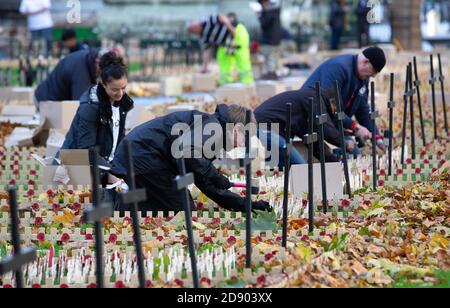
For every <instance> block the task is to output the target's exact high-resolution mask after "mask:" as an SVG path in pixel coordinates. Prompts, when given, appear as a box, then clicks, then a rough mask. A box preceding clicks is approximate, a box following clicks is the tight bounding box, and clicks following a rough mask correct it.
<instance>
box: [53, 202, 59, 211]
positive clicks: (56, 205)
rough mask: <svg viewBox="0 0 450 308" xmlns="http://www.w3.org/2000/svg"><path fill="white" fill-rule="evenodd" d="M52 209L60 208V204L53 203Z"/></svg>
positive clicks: (57, 209)
mask: <svg viewBox="0 0 450 308" xmlns="http://www.w3.org/2000/svg"><path fill="white" fill-rule="evenodd" d="M52 209H53V211H54V212H58V211H59V210H61V206H60V205H59V204H58V203H53V206H52Z"/></svg>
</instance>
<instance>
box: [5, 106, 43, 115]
mask: <svg viewBox="0 0 450 308" xmlns="http://www.w3.org/2000/svg"><path fill="white" fill-rule="evenodd" d="M35 114H36V106H34V105H5V106H3V109H2V116H4V117H8V116H21V117H34V115H35Z"/></svg>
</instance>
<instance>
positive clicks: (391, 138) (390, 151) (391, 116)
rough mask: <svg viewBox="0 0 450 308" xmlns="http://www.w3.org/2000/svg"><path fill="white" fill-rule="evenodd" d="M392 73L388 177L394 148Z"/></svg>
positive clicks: (392, 77) (392, 84)
mask: <svg viewBox="0 0 450 308" xmlns="http://www.w3.org/2000/svg"><path fill="white" fill-rule="evenodd" d="M394 77H395V76H394V73H391V84H390V96H389V104H388V108H389V170H388V171H389V173H388V174H389V176H391V175H392V163H393V162H392V151H393V148H394V107H395V102H394Z"/></svg>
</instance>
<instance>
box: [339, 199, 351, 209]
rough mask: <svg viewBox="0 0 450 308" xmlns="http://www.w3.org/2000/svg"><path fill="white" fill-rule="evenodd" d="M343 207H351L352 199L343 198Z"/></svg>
mask: <svg viewBox="0 0 450 308" xmlns="http://www.w3.org/2000/svg"><path fill="white" fill-rule="evenodd" d="M341 204H342V206H343V207H349V206H350V201H348V200H347V199H344V200H342V202H341Z"/></svg>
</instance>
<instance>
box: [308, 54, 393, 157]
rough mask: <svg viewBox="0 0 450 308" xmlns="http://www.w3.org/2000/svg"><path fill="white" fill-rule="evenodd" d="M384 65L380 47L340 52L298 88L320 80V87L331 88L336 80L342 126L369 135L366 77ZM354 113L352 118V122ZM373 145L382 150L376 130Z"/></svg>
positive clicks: (369, 76)
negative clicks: (359, 52) (375, 138)
mask: <svg viewBox="0 0 450 308" xmlns="http://www.w3.org/2000/svg"><path fill="white" fill-rule="evenodd" d="M385 65H386V56H385V54H384V52H383V50H382V49H380V48H378V47H370V48H367V49H365V50H364V51H363V52H362V53H361V54H358V55H342V56H337V57H335V58H331V59H329V60H327V61H326V62H324V63H323V64H322V65H320V66H319V67H318V68H317V69H316V71H315V72H314V73H313V74H312V75H311V77H310V78H309V79H308V80H307V81H306V83H305V84H304V85H303V87H302V89H306V88H309V87H314V86H315V84H316V82H317V81H320V85H321V87H322V88H333V87H334V84H335V81H336V80H337V81H338V83H339V86H340V88H341V94H342V103H343V104H344V106H343V107H344V108H343V109H344V112H345V114H346V115H347V117H346V118H345V120H344V128H345V129H348V130H351V131H353V133H354V135H355V136H356V137H361V138H362V139H370V138H371V137H372V133H371V132H372V129H373V127H372V121H371V120H370V106H369V103H368V98H369V89H368V86H369V79H370V78H371V77H375V76H376V75H377V74H378V73H380V72H381V71H382V70H383V68H384V67H385ZM353 116H355V118H356V121H353V119H352V118H353ZM377 145H378V147H379V148H380V149H381V150H383V151H386V146H385V144H384V142H383V139H382V138H381V136H380V135H379V133H378V132H377Z"/></svg>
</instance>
